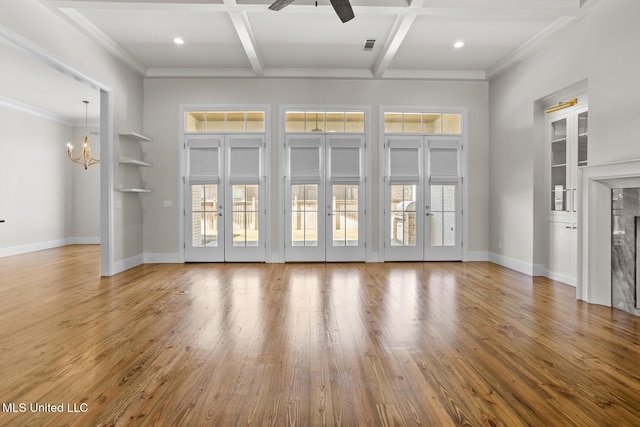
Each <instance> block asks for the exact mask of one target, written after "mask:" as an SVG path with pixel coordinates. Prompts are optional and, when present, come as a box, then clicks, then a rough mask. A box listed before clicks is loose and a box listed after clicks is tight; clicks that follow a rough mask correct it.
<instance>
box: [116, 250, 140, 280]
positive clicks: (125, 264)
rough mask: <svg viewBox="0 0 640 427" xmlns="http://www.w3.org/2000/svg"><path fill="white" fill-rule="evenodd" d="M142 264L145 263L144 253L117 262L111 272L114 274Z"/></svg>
mask: <svg viewBox="0 0 640 427" xmlns="http://www.w3.org/2000/svg"><path fill="white" fill-rule="evenodd" d="M142 264H144V255H142V254H140V255H136V256H133V257H131V258H127V259H123V260H121V261H117V262H115V263H114V265H113V271H112V272H111V273H112V275H114V274H118V273H122V272H123V271H127V270H129V269H131V268H133V267H137V266H139V265H142Z"/></svg>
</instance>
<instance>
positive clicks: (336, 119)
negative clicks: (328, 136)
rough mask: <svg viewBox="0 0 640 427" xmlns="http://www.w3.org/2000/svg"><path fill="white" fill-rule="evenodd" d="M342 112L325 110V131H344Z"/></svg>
mask: <svg viewBox="0 0 640 427" xmlns="http://www.w3.org/2000/svg"><path fill="white" fill-rule="evenodd" d="M344 123H345V118H344V113H331V112H327V132H344Z"/></svg>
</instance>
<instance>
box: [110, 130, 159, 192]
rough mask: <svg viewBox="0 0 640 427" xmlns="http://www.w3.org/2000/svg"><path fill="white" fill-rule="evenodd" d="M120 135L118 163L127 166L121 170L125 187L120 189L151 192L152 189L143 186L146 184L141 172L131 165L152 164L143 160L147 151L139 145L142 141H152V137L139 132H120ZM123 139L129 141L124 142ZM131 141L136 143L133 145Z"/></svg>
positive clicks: (136, 166)
mask: <svg viewBox="0 0 640 427" xmlns="http://www.w3.org/2000/svg"><path fill="white" fill-rule="evenodd" d="M118 135H119V136H120V142H121V145H120V161H119V162H118V163H120V164H121V165H125V166H126V167H125V168H123V169H121V171H120V173H121V176H122V186H123V187H124V188H121V189H120V190H119V191H120V192H122V193H150V192H151V190H150V189H148V188H141V187H142V186H143V185H144V184H143V181H142V175H141V172H136V171H135V169H132V168H130V167H131V166H132V167H133V168H138V167H144V168H146V167H151V166H152V164H151V163H149V162H145V161H144V160H143V159H144V155H145V153H144V150H143V149H142V147H141V146H140V145H138V143H140V142H150V141H151V138H149V137H148V136H146V135H143V134H141V133H138V132H120V133H119V134H118ZM123 141H128V142H127V143H124V142H123ZM131 143H135V145H131Z"/></svg>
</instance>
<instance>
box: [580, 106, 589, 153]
mask: <svg viewBox="0 0 640 427" xmlns="http://www.w3.org/2000/svg"><path fill="white" fill-rule="evenodd" d="M588 137H589V112H588V111H584V112H582V113H580V114H578V166H587V142H588Z"/></svg>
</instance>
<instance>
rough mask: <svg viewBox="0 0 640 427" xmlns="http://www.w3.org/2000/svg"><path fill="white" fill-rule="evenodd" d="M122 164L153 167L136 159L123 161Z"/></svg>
mask: <svg viewBox="0 0 640 427" xmlns="http://www.w3.org/2000/svg"><path fill="white" fill-rule="evenodd" d="M120 164H121V165H131V166H145V167H150V166H152V165H151V163H147V162H143V161H141V160H134V159H122V160H120Z"/></svg>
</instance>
